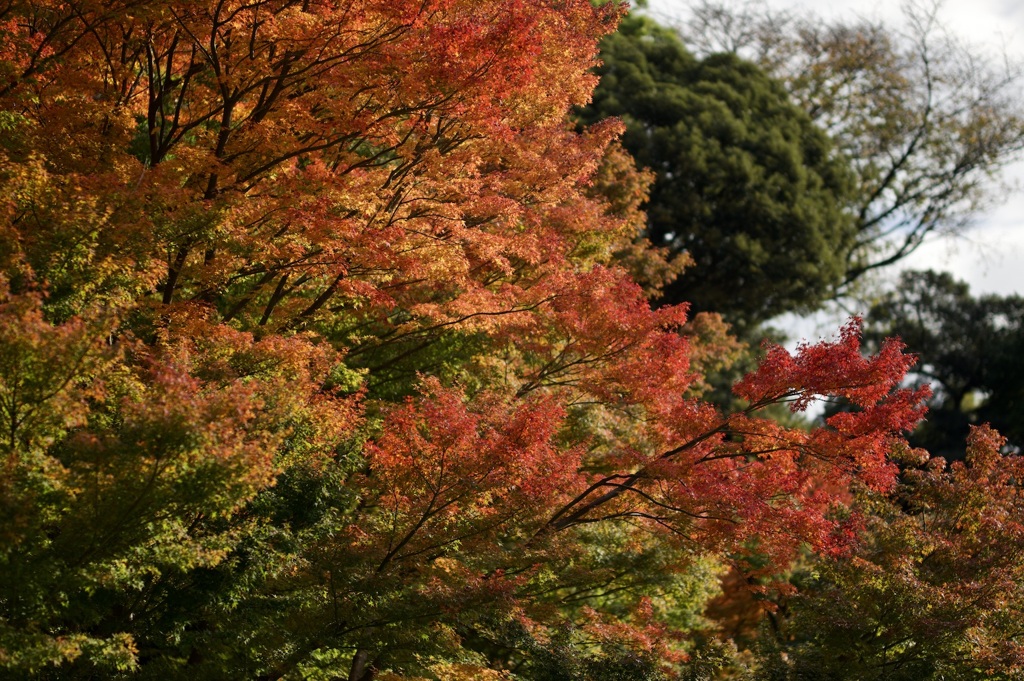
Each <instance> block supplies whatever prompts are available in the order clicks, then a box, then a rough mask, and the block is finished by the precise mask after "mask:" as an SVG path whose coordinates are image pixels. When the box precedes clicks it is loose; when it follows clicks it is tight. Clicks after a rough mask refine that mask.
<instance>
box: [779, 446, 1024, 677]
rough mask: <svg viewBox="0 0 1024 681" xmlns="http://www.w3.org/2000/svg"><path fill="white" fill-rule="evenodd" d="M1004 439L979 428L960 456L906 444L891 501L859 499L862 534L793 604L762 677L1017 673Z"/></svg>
mask: <svg viewBox="0 0 1024 681" xmlns="http://www.w3.org/2000/svg"><path fill="white" fill-rule="evenodd" d="M1004 445H1005V439H1003V438H1002V437H1001V436H999V435H998V434H997V433H995V432H994V431H992V430H991V429H989V428H987V427H981V428H976V429H974V430H973V431H972V432H971V435H970V437H969V439H968V447H967V458H966V461H958V462H954V463H952V464H949V465H947V464H946V462H945V461H943V460H942V459H941V458H932V459H930V460H928V461H924V460H923V459H922V458H921V455H922V452H921V450H918V451H917V452H909V451H908V452H907V454H906V458H905V460H904V463H905V465H906V466H907V468H908V470H907V471H906V472H905V473H904V474H903V475H902V476H901V480H900V485H899V490H898V492H897V493H896V494H895V495H894V496H893V498H891V499H886V498H882V497H879V496H877V495H873V494H864V495H863V500H862V504H861V505H860V506H861V508H862V509H863V510H864V511H865V521H866V533H867V534H866V537H867V538H866V541H865V542H864V543H863V544H862V545H861V546H860V547H859V548H858V549H857V550H856V551H855V552H854V553H853V555H850V556H847V557H845V558H844V559H842V560H835V561H826V562H825V563H824V564H823V565H821V566H820V572H818V573H817V575H816V576H814V577H812V578H811V579H810V582H811V583H810V584H809V585H807V586H806V587H805V588H804V590H803V594H802V596H801V597H799V598H796V599H794V600H793V602H792V604H791V607H790V612H789V617H788V618H787V619H786V622H785V624H784V627H783V632H782V635H781V636H779V637H778V646H777V649H776V650H775V651H773V652H774V655H775V657H774V659H773V660H772V664H770V665H766V667H767V669H766V673H765V674H764V675H763V676H764V678H772V679H790V678H808V676H811V677H825V678H836V679H846V678H849V679H926V678H956V679H1015V678H1020V675H1021V672H1022V670H1024V642H1022V641H1021V635H1020V613H1021V606H1022V604H1024V601H1022V600H1021V596H1022V594H1021V584H1022V579H1021V578H1022V573H1021V570H1022V569H1024V565H1022V564H1021V558H1020V552H1019V550H1018V547H1019V546H1020V542H1021V531H1022V529H1024V525H1022V524H1021V521H1022V517H1021V509H1022V508H1024V506H1022V504H1021V499H1020V495H1021V489H1020V479H1021V474H1022V472H1024V471H1022V470H1021V463H1022V461H1021V459H1020V458H1019V457H1006V456H1003V455H1001V454H1000V449H1001V448H1002V447H1003V446H1004ZM783 651H784V652H785V655H779V654H778V653H780V652H783Z"/></svg>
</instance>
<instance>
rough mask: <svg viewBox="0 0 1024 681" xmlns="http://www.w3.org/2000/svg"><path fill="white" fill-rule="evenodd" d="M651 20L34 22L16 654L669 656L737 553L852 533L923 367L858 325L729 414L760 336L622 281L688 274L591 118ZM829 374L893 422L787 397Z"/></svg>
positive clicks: (150, 660)
mask: <svg viewBox="0 0 1024 681" xmlns="http://www.w3.org/2000/svg"><path fill="white" fill-rule="evenodd" d="M617 19H618V10H617V9H616V8H615V7H613V6H603V7H594V6H593V5H591V4H590V3H589V2H586V1H585V0H571V1H569V2H565V1H564V0H558V1H555V0H552V1H550V2H524V1H520V0H485V1H483V2H481V1H479V0H423V2H418V3H395V2H391V1H390V0H346V1H338V2H333V1H328V0H320V1H317V2H310V1H306V2H301V3H299V2H291V1H289V0H275V1H257V2H244V1H237V2H228V1H226V0H225V1H222V2H212V3H174V2H168V1H167V0H131V1H123V2H104V3H98V2H92V1H91V0H83V1H82V2H59V1H57V0H47V1H46V2H12V3H8V4H6V5H4V6H3V7H0V44H2V45H3V48H2V51H0V124H2V125H3V128H4V131H5V135H4V136H3V137H2V138H0V182H2V184H3V193H2V197H3V198H2V202H0V221H2V222H0V224H2V231H0V244H2V245H0V260H2V262H3V288H2V291H0V423H2V424H3V434H2V437H0V447H2V456H3V468H2V471H3V472H2V475H0V517H2V522H0V532H2V535H3V541H2V543H0V666H2V667H3V668H4V669H5V672H9V673H10V674H11V675H14V676H26V677H27V676H32V677H35V678H61V679H68V678H85V677H89V678H92V677H95V676H96V675H104V676H118V675H121V676H126V677H127V676H132V677H140V678H160V679H166V678H179V677H185V676H188V677H190V678H214V677H216V678H223V677H233V678H259V679H279V678H324V679H329V678H339V677H343V678H348V679H350V681H370V680H371V679H378V680H382V679H400V678H428V677H429V678H445V679H457V678H467V679H468V678H493V679H501V678H511V677H514V676H519V677H520V678H543V677H544V676H545V675H547V676H548V677H551V678H586V679H602V678H604V679H613V678H623V676H628V677H629V678H651V679H659V678H672V677H678V675H679V674H681V673H684V672H685V671H686V670H687V669H689V670H690V671H693V670H696V669H697V668H698V667H699V666H700V665H704V667H706V666H707V665H708V664H710V662H708V660H711V659H712V658H713V657H714V655H716V654H717V653H715V649H714V646H710V647H705V648H700V649H698V648H696V647H695V646H694V645H693V644H692V642H690V641H688V640H687V638H686V636H685V628H686V627H687V626H690V625H689V624H686V623H687V622H690V623H692V622H694V621H695V618H697V617H698V615H697V614H696V613H699V612H700V609H701V605H702V603H703V601H704V600H706V598H707V597H708V596H710V593H711V591H713V589H711V588H710V587H708V586H707V582H708V580H710V579H712V578H713V577H712V575H714V574H717V572H718V571H720V570H719V568H718V567H717V562H716V561H718V560H724V559H727V560H729V561H730V562H731V563H733V564H735V565H736V566H739V567H740V568H742V569H744V570H746V571H748V572H749V573H750V574H760V575H766V576H767V575H771V574H774V573H775V572H776V571H777V570H778V568H779V567H780V566H781V565H785V564H787V562H788V561H789V560H790V558H791V557H792V556H793V555H794V554H795V552H796V551H797V550H799V549H800V548H801V547H804V546H810V547H813V549H814V550H816V551H820V552H823V553H825V554H831V553H833V552H836V551H839V550H841V549H842V548H843V547H844V546H846V545H847V544H848V543H849V542H850V541H851V540H852V538H853V536H854V529H855V528H854V527H853V526H851V525H850V524H849V523H847V522H846V521H844V520H843V519H842V518H841V515H838V514H837V513H836V507H837V505H839V506H841V505H842V500H843V491H844V490H845V489H846V488H848V487H849V485H851V484H853V483H854V482H857V484H860V485H865V486H867V488H868V489H871V490H874V491H876V492H878V493H880V494H882V493H885V492H886V491H888V490H891V489H893V487H894V485H895V484H896V480H897V473H898V468H897V466H896V465H895V464H894V463H893V462H892V461H890V460H889V458H888V454H889V453H890V452H891V451H892V450H894V449H896V450H899V449H900V448H901V447H903V446H904V440H903V432H904V431H906V430H907V429H909V428H911V427H912V426H913V425H914V424H915V423H916V422H917V420H919V418H920V416H921V413H922V410H921V407H920V402H921V400H922V399H923V396H924V394H925V392H924V391H922V390H917V391H914V390H907V389H900V388H899V387H898V385H899V383H900V380H901V378H902V376H903V375H904V373H905V372H906V370H907V368H908V367H909V366H910V364H911V362H912V360H911V358H909V357H908V356H906V355H905V354H904V353H903V352H902V350H901V346H900V345H899V343H898V342H895V341H891V342H887V343H885V344H884V345H883V346H882V347H881V349H880V350H879V352H878V354H877V355H875V356H873V357H864V356H862V354H861V352H860V346H859V326H858V324H857V323H856V322H852V323H851V324H850V325H848V326H847V327H845V328H844V329H843V330H842V332H841V334H840V336H839V337H838V339H836V340H834V341H830V342H825V343H821V344H818V345H814V346H806V347H803V348H801V349H800V350H799V351H798V352H797V353H796V354H795V355H791V354H790V353H788V352H786V351H785V350H783V349H781V348H778V347H772V348H769V349H767V355H766V358H765V360H764V362H763V364H762V365H761V367H760V368H759V369H757V370H756V371H755V372H753V373H751V374H750V375H748V376H747V377H746V378H745V379H743V381H741V382H740V383H739V384H737V386H736V388H735V390H736V394H737V397H738V399H740V400H742V403H743V406H742V407H741V408H739V409H738V410H736V411H734V412H723V411H721V410H719V409H718V408H716V407H715V406H713V405H712V404H710V403H708V402H706V401H703V400H702V399H701V396H702V394H703V393H704V392H705V391H706V390H707V388H708V386H707V385H706V384H705V381H704V380H703V373H704V371H705V370H706V369H707V368H708V367H710V366H714V365H715V363H717V362H720V361H722V358H723V357H724V356H726V355H728V354H729V353H730V352H731V349H732V348H733V344H732V342H731V341H730V340H729V339H728V337H727V335H726V332H725V327H724V325H723V324H722V323H721V320H720V319H718V318H717V317H715V316H714V315H703V316H696V317H695V318H694V319H692V320H688V319H687V310H686V307H685V306H676V307H662V308H659V309H656V310H655V309H652V308H651V306H650V304H649V302H648V295H649V293H650V291H647V292H645V291H644V290H643V289H642V288H641V287H640V286H639V285H638V284H636V283H635V282H634V281H633V280H632V278H631V275H630V273H629V272H628V271H627V270H626V269H624V268H623V267H620V266H618V265H617V264H616V263H617V262H625V263H627V264H629V265H630V267H631V268H633V269H634V270H643V271H649V272H657V273H658V277H661V278H662V279H667V278H669V277H671V275H672V272H673V271H674V270H673V267H674V265H673V263H671V262H667V261H666V260H665V259H664V258H663V257H661V254H658V253H657V252H654V253H653V254H651V253H646V254H644V255H638V254H637V253H636V247H637V243H636V236H637V235H636V232H637V226H638V225H639V224H642V222H643V218H642V215H641V214H640V213H639V212H638V210H639V208H638V207H639V205H640V204H641V202H642V201H643V186H644V183H645V179H644V176H643V174H641V173H638V171H637V170H636V168H635V166H633V165H632V164H631V163H629V162H627V161H626V160H625V159H624V158H623V157H622V155H621V151H620V150H619V149H618V147H617V146H616V145H615V142H614V140H615V137H616V135H617V134H618V133H619V132H620V126H619V125H618V124H617V123H615V122H608V123H605V124H601V125H597V126H593V127H591V128H589V129H587V130H585V131H582V132H577V131H576V130H574V128H573V126H572V124H571V123H570V122H569V121H568V118H567V116H568V112H569V111H570V109H571V107H572V106H574V105H581V104H584V103H585V102H586V101H587V98H588V97H589V94H590V92H591V90H592V88H593V86H594V80H595V79H594V76H593V75H592V74H591V73H590V71H589V69H590V68H591V67H592V66H593V65H594V59H595V54H596V45H597V41H598V39H599V38H600V37H601V36H602V35H604V34H606V33H607V32H609V31H610V30H612V29H613V28H614V26H615V23H616V21H617ZM609 178H615V179H614V180H612V179H609ZM618 189H623V190H624V191H617V190H618ZM624 253H625V254H629V253H633V257H632V259H630V258H629V257H625V256H623V254H624ZM819 395H823V396H835V397H840V396H841V397H843V398H846V399H849V400H851V401H852V402H853V403H855V404H856V405H857V406H858V407H859V411H857V412H856V413H844V414H840V415H837V416H835V417H833V418H832V419H830V421H829V423H827V424H823V425H822V426H821V427H818V428H815V429H812V430H809V431H806V430H801V429H797V428H789V427H785V426H783V425H780V424H779V423H777V422H776V421H774V420H772V419H770V418H766V417H765V416H764V415H763V413H764V412H765V410H767V409H769V408H771V407H773V406H775V405H788V406H790V407H792V408H793V409H797V410H799V409H802V408H805V407H806V406H807V404H808V403H809V401H810V400H811V399H813V398H814V397H815V396H819ZM716 555H720V556H725V558H724V559H719V558H715V557H714V556H716ZM687 585H691V586H687ZM704 667H701V668H704ZM695 673H696V672H695Z"/></svg>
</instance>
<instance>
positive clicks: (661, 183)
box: [580, 15, 854, 327]
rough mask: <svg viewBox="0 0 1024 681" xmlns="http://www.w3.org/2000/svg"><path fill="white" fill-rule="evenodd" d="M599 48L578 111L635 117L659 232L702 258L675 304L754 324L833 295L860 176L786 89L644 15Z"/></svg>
mask: <svg viewBox="0 0 1024 681" xmlns="http://www.w3.org/2000/svg"><path fill="white" fill-rule="evenodd" d="M601 58H602V60H603V61H604V64H603V66H602V67H600V69H599V70H598V73H599V75H600V76H601V81H600V84H599V86H598V87H597V89H596V91H595V93H594V100H593V102H592V104H591V105H590V106H588V107H587V108H586V109H584V110H582V111H581V112H580V118H581V120H582V121H583V122H585V123H592V122H594V121H596V120H599V119H601V118H605V117H608V116H618V117H620V118H622V119H623V120H624V121H625V123H626V126H627V131H626V134H625V137H624V138H623V143H624V145H625V147H626V149H628V150H629V151H630V152H631V153H632V154H633V155H634V156H635V157H636V159H637V162H638V164H639V165H641V166H645V167H648V168H650V169H652V170H653V171H654V172H655V173H656V180H655V182H654V186H653V187H652V189H651V195H650V201H649V203H648V205H647V211H648V216H649V222H648V232H649V238H650V240H651V242H652V243H653V244H654V245H669V246H671V248H672V249H673V251H676V252H681V251H686V252H688V253H689V254H690V255H691V256H692V258H693V260H694V261H695V264H694V266H693V267H691V268H690V269H689V270H687V271H686V272H685V273H684V274H683V275H682V276H681V277H680V278H679V279H678V280H677V281H676V282H675V283H674V284H672V285H670V286H669V287H668V289H667V290H666V292H665V296H664V300H665V301H667V302H679V301H683V300H686V301H690V302H691V303H692V304H693V305H694V306H695V308H696V309H697V310H713V311H717V312H721V313H723V314H724V315H725V317H726V318H727V319H728V320H729V321H731V322H733V323H735V324H737V325H739V326H740V327H743V326H746V325H748V324H756V323H757V322H760V321H764V320H766V319H768V318H770V317H772V316H775V315H777V314H780V313H782V312H787V311H794V310H797V311H807V310H811V309H814V308H815V307H816V306H817V305H818V304H820V303H821V302H822V301H823V300H825V299H827V298H828V297H829V296H830V294H831V292H832V289H833V286H834V285H836V284H837V283H839V282H840V281H841V279H842V277H843V275H844V263H845V260H846V255H847V252H848V251H849V249H850V248H851V246H852V242H853V237H854V230H853V225H852V221H851V217H850V216H849V215H848V214H847V213H846V212H845V210H844V206H845V205H846V202H847V196H848V192H849V187H850V183H849V172H848V168H847V166H846V165H845V162H844V161H843V160H841V159H839V158H837V157H836V155H835V154H834V153H833V150H832V146H831V144H830V141H829V139H828V137H827V136H826V135H825V134H824V133H823V132H822V131H821V130H819V129H818V128H816V127H815V126H814V125H813V124H812V123H811V121H810V118H809V117H808V116H807V114H806V113H804V112H803V111H802V110H801V109H799V108H798V107H797V106H795V105H794V104H793V103H792V102H791V101H790V99H789V97H788V96H787V94H786V92H785V90H784V89H783V88H782V86H781V85H780V84H779V83H778V82H776V81H775V80H773V79H772V78H770V77H769V76H767V75H766V74H765V73H764V72H763V71H761V70H760V69H759V68H758V67H757V66H755V65H753V64H752V63H749V62H746V61H744V60H742V59H740V58H738V57H736V56H734V55H724V54H723V55H712V56H710V57H708V58H706V59H704V60H698V59H696V58H695V57H693V56H692V55H691V54H690V53H689V52H687V50H686V48H685V47H684V45H683V44H682V42H681V41H680V39H679V38H678V37H677V36H676V35H675V34H674V33H673V32H672V31H670V30H669V29H667V28H664V27H662V26H659V25H658V24H657V23H655V22H654V21H652V20H651V19H649V18H646V17H642V16H635V15H632V16H629V17H627V18H626V19H625V20H624V21H623V23H622V25H621V26H620V28H619V31H618V32H617V33H615V34H613V35H610V36H608V37H607V38H605V40H604V42H603V43H602V52H601Z"/></svg>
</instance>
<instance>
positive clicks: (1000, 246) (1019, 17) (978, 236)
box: [648, 0, 1024, 339]
mask: <svg viewBox="0 0 1024 681" xmlns="http://www.w3.org/2000/svg"><path fill="white" fill-rule="evenodd" d="M767 2H768V5H769V6H770V7H773V8H775V9H789V10H792V11H794V12H796V13H802V11H808V12H809V13H812V14H817V15H818V16H826V17H827V16H851V17H852V16H861V17H866V18H872V19H878V18H881V19H884V20H887V21H889V20H892V21H894V22H897V23H898V22H899V20H900V18H901V13H900V3H899V2H898V1H897V0H890V1H888V2H876V1H875V0H860V1H858V0H817V1H815V0H767ZM685 7H686V0H650V2H649V10H648V11H649V13H650V14H651V15H652V16H654V17H655V18H657V19H659V20H660V21H662V22H664V23H669V24H671V23H673V20H674V19H677V18H678V17H681V16H682V15H684V14H685V11H684V8H685ZM939 18H940V19H941V21H942V23H943V24H944V25H945V26H947V27H948V28H949V29H950V30H951V31H952V32H953V33H954V34H956V35H957V36H959V37H960V38H962V39H963V40H965V41H967V42H969V43H970V44H973V45H977V46H979V47H980V48H981V49H982V50H986V51H988V50H991V51H992V52H993V53H995V52H1000V51H1003V50H1002V49H1001V48H1005V53H1007V54H1009V55H1013V56H1017V57H1018V58H1021V59H1024V0H946V1H945V2H944V3H943V4H942V6H941V8H940V10H939ZM1022 106H1024V103H1022ZM1009 177H1010V178H1012V179H1014V180H1016V182H1017V183H1018V184H1019V185H1020V186H1019V187H1018V188H1016V189H1015V190H1013V191H1008V192H1004V194H1005V195H1001V196H999V197H996V198H997V200H998V201H997V205H995V206H993V207H992V208H991V209H989V210H987V211H985V212H983V213H981V214H979V215H978V216H977V220H976V222H975V225H974V226H973V228H972V229H971V230H970V231H968V232H967V234H966V235H965V236H964V238H962V239H956V240H948V239H939V240H936V241H933V242H931V243H926V244H925V245H924V246H922V247H921V248H920V249H918V251H917V252H916V253H915V254H914V255H913V256H911V258H909V259H908V262H907V266H908V267H911V268H918V269H924V268H932V269H944V270H949V271H951V272H953V273H954V275H955V276H956V277H957V278H959V279H962V280H964V281H967V282H968V283H969V284H970V285H971V291H972V293H974V294H975V295H977V294H980V293H998V294H1001V295H1008V294H1012V293H1017V294H1022V295H1024V163H1017V164H1016V165H1015V166H1013V167H1011V168H1010V169H1009ZM820 317H821V316H820V315H819V321H818V324H817V325H816V326H814V327H811V326H808V325H807V324H808V322H810V321H811V320H805V321H804V323H803V324H799V325H798V326H799V327H801V331H799V332H797V333H799V336H811V338H812V339H813V337H814V336H815V335H817V333H825V334H826V335H827V331H826V329H832V330H834V329H835V321H834V320H835V316H834V315H833V316H832V317H831V321H830V320H827V319H824V318H820ZM786 326H790V324H788V323H787V324H786ZM790 328H791V330H792V331H795V330H796V329H793V327H791V326H790ZM799 336H798V338H799Z"/></svg>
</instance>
